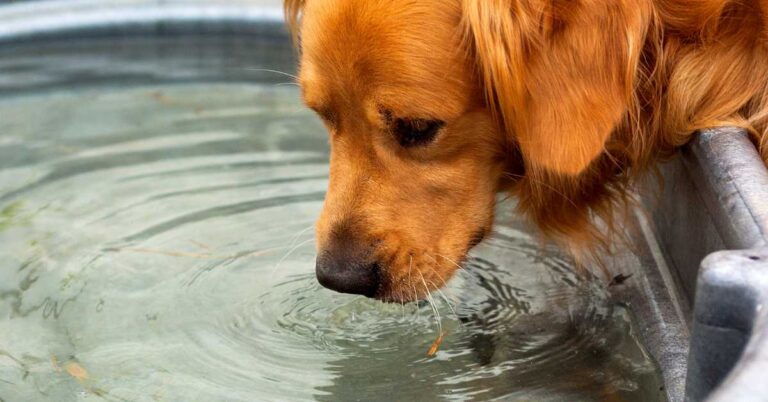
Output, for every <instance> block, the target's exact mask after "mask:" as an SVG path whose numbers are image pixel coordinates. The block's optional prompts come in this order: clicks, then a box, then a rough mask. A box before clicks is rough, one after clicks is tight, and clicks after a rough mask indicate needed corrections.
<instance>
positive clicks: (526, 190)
mask: <svg viewBox="0 0 768 402" xmlns="http://www.w3.org/2000/svg"><path fill="white" fill-rule="evenodd" d="M285 11H286V17H287V20H288V23H289V25H290V27H291V28H292V32H293V33H294V35H295V36H296V39H297V43H299V44H300V45H299V46H300V48H301V52H302V62H301V73H300V84H301V86H302V90H303V93H304V98H305V100H306V101H307V104H308V105H309V106H311V107H313V108H314V109H315V110H317V111H318V113H319V114H320V115H321V116H323V117H324V120H325V121H326V123H327V124H328V126H329V131H330V133H331V149H332V157H331V182H330V186H329V193H328V198H327V199H326V204H325V207H324V210H323V214H322V216H321V218H320V221H319V223H318V229H317V231H318V239H319V247H321V248H322V247H324V246H323V245H324V244H328V243H330V242H333V239H332V237H333V232H334V227H336V226H338V225H340V224H343V223H344V222H347V221H350V220H353V221H355V222H356V224H355V225H356V227H358V228H359V230H358V233H357V237H358V238H359V239H361V240H360V241H364V242H367V243H366V244H367V247H368V248H369V249H370V252H371V254H372V255H374V256H375V258H377V259H379V260H380V261H383V263H384V265H385V266H386V267H387V268H386V270H385V271H386V272H385V276H386V277H387V281H386V283H385V284H384V285H383V286H384V288H383V289H382V290H381V295H380V298H382V299H389V300H405V299H412V298H419V297H422V296H423V293H425V292H426V291H427V289H424V291H421V290H418V289H416V286H415V285H414V282H415V280H414V279H409V278H408V276H409V275H410V276H412V275H415V274H414V270H415V271H416V272H418V274H420V275H423V276H425V277H426V278H427V280H428V282H429V283H430V285H429V287H435V288H436V287H439V286H440V285H442V281H444V280H446V279H447V278H448V277H450V275H451V274H452V273H453V272H454V271H455V269H456V264H455V262H456V261H459V260H461V259H462V258H463V257H464V255H465V254H466V252H467V251H468V248H470V247H471V246H472V245H473V244H475V243H476V242H477V241H478V239H479V238H481V237H482V234H484V233H487V232H488V231H489V230H490V224H491V221H492V209H493V203H494V194H495V193H496V191H499V190H504V191H509V192H511V193H512V194H514V195H516V196H517V197H518V199H519V209H520V211H521V212H522V213H524V214H525V215H526V216H527V217H528V218H529V219H530V220H531V221H532V222H533V223H534V224H535V225H536V226H537V227H538V228H540V229H541V231H542V233H543V234H544V235H545V236H547V237H548V238H550V239H554V240H556V241H558V242H559V243H560V244H563V245H565V246H567V247H569V248H570V249H571V250H572V251H573V252H574V253H575V254H579V253H583V252H585V251H595V250H597V249H599V248H600V247H601V245H605V244H608V243H610V242H611V239H612V238H611V236H612V233H613V232H614V231H616V230H618V227H619V226H620V225H621V223H622V222H620V221H616V219H615V217H616V211H617V210H619V209H620V208H622V206H624V205H625V204H626V203H627V202H628V199H629V198H630V197H629V196H628V194H629V193H630V189H631V186H632V184H633V181H634V180H635V179H637V178H638V177H639V176H640V175H641V174H642V173H644V172H645V171H647V170H648V169H649V168H650V167H651V166H652V165H653V163H654V162H656V161H657V160H659V159H660V158H664V157H667V156H669V155H671V154H672V153H673V152H674V151H675V150H676V149H677V148H678V147H680V146H681V145H684V144H685V143H687V142H688V141H690V140H691V138H692V137H693V136H694V135H695V131H696V130H698V129H701V128H706V127H712V126H723V125H737V126H742V127H745V128H747V129H748V130H749V131H750V133H751V134H752V138H753V140H754V142H755V144H756V146H757V147H758V149H759V150H760V153H761V155H762V157H763V158H764V159H765V160H766V161H768V0H752V1H731V0H689V1H681V0H570V1H565V0H356V1H353V0H287V1H286V2H285ZM380 101H381V102H385V103H387V107H388V108H392V109H393V110H401V111H402V113H405V114H409V115H412V116H415V117H423V116H431V117H435V116H436V117H440V118H441V119H442V120H445V121H446V122H447V125H446V129H445V134H444V137H445V138H442V139H440V140H439V141H438V143H437V144H435V145H434V146H433V147H432V148H429V147H427V148H425V149H424V150H420V149H416V150H407V151H404V150H402V149H399V148H397V147H396V146H390V145H391V144H388V143H387V142H386V141H387V140H386V139H383V138H384V137H382V136H381V135H378V134H375V133H380V132H386V129H385V128H383V127H382V126H381V123H380V122H378V117H377V111H376V107H380V105H379V106H375V105H378V103H380ZM331 110H332V111H331ZM362 133H366V134H365V136H363V135H362ZM371 133H374V134H371ZM382 144H384V145H382ZM371 183H375V189H373V187H371V186H374V184H371ZM596 221H600V222H601V223H600V225H596V224H595V223H596ZM440 256H443V257H440ZM427 257H429V258H427ZM441 258H444V259H441ZM432 261H434V262H432Z"/></svg>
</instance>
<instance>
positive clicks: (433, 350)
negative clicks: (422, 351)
mask: <svg viewBox="0 0 768 402" xmlns="http://www.w3.org/2000/svg"><path fill="white" fill-rule="evenodd" d="M444 335H445V332H441V333H440V335H438V337H437V339H435V341H434V342H432V346H430V347H429V350H428V351H427V357H432V356H434V355H435V353H437V349H439V348H440V344H441V343H443V336H444Z"/></svg>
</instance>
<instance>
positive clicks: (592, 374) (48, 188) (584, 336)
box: [0, 83, 663, 402]
mask: <svg viewBox="0 0 768 402" xmlns="http://www.w3.org/2000/svg"><path fill="white" fill-rule="evenodd" d="M0 116H2V119H0V400H2V401H9V402H10V401H62V402H66V401H99V400H107V401H254V400H327V401H338V400H362V401H371V400H424V401H426V400H455V401H462V400H488V399H494V398H496V399H501V400H529V401H530V400H535V401H580V400H585V401H601V400H615V401H654V400H663V395H662V394H663V393H662V392H661V391H660V389H661V388H660V379H659V376H658V374H657V371H656V367H655V365H654V364H653V362H651V361H650V359H649V357H648V356H647V354H646V353H645V352H644V350H643V349H642V347H641V346H640V344H639V342H638V340H637V339H636V338H635V331H634V329H633V327H632V320H631V314H630V313H629V312H628V311H626V309H625V308H624V307H622V306H616V305H613V304H612V302H611V301H610V298H609V296H608V293H607V290H606V286H605V283H603V282H601V281H599V280H596V279H590V278H588V277H585V276H583V275H577V274H576V273H575V272H574V269H573V267H572V265H571V264H570V263H569V261H568V259H567V258H564V257H563V256H562V255H561V254H559V253H558V252H557V250H553V249H546V250H544V251H542V250H541V249H540V247H539V245H538V243H537V241H536V240H535V239H534V237H533V236H532V234H531V232H529V230H528V229H526V227H525V226H524V225H523V224H522V223H521V222H520V221H519V220H518V219H517V218H516V217H515V216H514V215H513V214H512V212H511V209H512V206H511V205H509V204H507V205H503V206H502V207H501V208H500V213H499V224H498V225H497V227H496V230H495V232H496V233H495V234H494V236H492V238H491V239H489V240H488V241H486V242H484V243H483V244H481V245H480V246H479V247H477V248H476V249H475V250H474V251H473V252H472V256H471V258H470V259H469V261H468V263H467V265H466V269H464V270H462V271H461V272H459V274H458V275H457V277H456V278H455V279H454V280H453V281H451V283H450V284H449V286H448V288H446V289H444V290H442V291H441V292H438V293H436V294H435V295H434V298H435V302H436V303H437V304H438V310H439V312H440V315H441V318H440V322H441V325H442V327H443V330H444V331H445V332H446V335H445V339H444V342H443V343H442V345H441V347H440V349H439V351H438V352H437V353H436V355H435V356H432V357H428V356H426V353H427V350H428V349H429V348H430V345H431V344H432V342H433V341H434V340H435V338H436V337H437V335H438V330H437V325H438V324H437V317H436V316H435V314H434V313H433V311H432V309H431V308H430V306H428V305H425V304H423V303H422V304H410V305H406V306H401V305H399V304H382V303H379V302H376V301H372V300H368V299H366V298H363V297H357V296H351V295H342V294H338V293H333V292H331V291H328V290H326V289H324V288H322V287H320V286H319V285H318V284H317V282H316V280H315V278H314V256H315V253H314V242H313V236H314V235H313V229H312V224H313V222H314V220H315V218H316V216H317V214H318V212H319V210H320V207H321V204H322V200H323V197H324V192H325V187H326V184H327V174H328V170H327V165H326V163H327V157H328V155H327V145H326V138H325V134H324V132H323V128H322V125H321V124H320V123H319V122H318V121H317V119H316V118H315V117H313V116H312V115H311V114H310V113H309V112H308V111H307V110H305V109H304V108H303V107H302V106H301V105H300V103H299V101H298V92H297V90H296V88H295V87H293V86H290V85H273V84H270V85H257V84H253V85H244V84H192V83H190V84H185V85H166V86H162V85H153V86H146V85H133V86H122V87H115V88H112V87H91V88H83V89H77V88H69V89H67V88H59V89H57V90H55V91H46V92H39V91H38V92H36V93H32V94H23V93H16V94H14V95H13V96H8V97H6V98H3V99H0Z"/></svg>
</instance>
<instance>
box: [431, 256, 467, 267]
mask: <svg viewBox="0 0 768 402" xmlns="http://www.w3.org/2000/svg"><path fill="white" fill-rule="evenodd" d="M435 255H436V256H438V257H441V258H445V259H446V260H448V262H450V263H452V264H453V265H455V266H456V268H458V269H459V270H462V269H466V268H464V267H462V266H461V265H459V263H457V262H456V261H454V260H452V259H450V258H448V257H446V256H444V255H442V254H440V253H435Z"/></svg>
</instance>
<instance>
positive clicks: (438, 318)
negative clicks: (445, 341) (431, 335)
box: [419, 272, 443, 334]
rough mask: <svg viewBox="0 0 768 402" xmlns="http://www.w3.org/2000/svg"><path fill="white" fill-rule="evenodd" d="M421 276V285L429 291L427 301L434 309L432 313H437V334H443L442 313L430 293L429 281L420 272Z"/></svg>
mask: <svg viewBox="0 0 768 402" xmlns="http://www.w3.org/2000/svg"><path fill="white" fill-rule="evenodd" d="M419 275H421V283H423V284H424V290H426V291H427V301H428V302H429V305H430V307H432V311H433V312H434V313H435V320H436V321H437V332H438V333H439V334H442V333H443V320H442V319H441V318H440V311H439V310H438V309H437V306H436V305H435V300H434V299H433V298H432V292H430V291H429V287H427V281H425V280H424V275H422V274H421V272H419Z"/></svg>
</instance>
